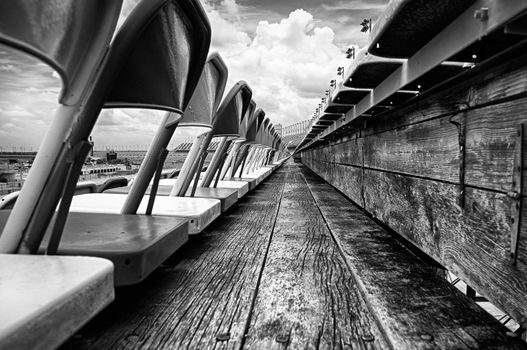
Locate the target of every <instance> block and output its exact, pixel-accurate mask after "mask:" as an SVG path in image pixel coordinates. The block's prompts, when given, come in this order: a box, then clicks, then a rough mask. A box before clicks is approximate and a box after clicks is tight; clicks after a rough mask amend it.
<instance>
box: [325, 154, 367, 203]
mask: <svg viewBox="0 0 527 350" xmlns="http://www.w3.org/2000/svg"><path fill="white" fill-rule="evenodd" d="M333 168H334V170H333V171H334V174H335V176H334V178H333V181H328V182H330V183H331V184H332V185H333V186H334V187H335V188H336V189H338V190H339V191H341V192H342V193H344V194H345V195H346V196H347V197H348V198H349V199H351V200H352V201H354V202H355V203H357V204H359V205H361V206H364V196H363V193H362V177H363V170H362V168H358V167H351V166H345V165H340V164H335V165H334V166H333ZM326 181H327V180H326Z"/></svg>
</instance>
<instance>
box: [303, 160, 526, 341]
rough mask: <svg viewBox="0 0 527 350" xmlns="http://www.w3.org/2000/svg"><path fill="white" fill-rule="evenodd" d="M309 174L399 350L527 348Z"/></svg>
mask: <svg viewBox="0 0 527 350" xmlns="http://www.w3.org/2000/svg"><path fill="white" fill-rule="evenodd" d="M303 174H304V176H305V178H306V180H307V184H308V187H309V189H310V190H311V192H312V194H313V197H314V198H315V200H316V203H317V205H318V207H319V208H320V211H321V213H322V215H323V216H324V219H325V221H326V222H327V224H328V227H329V228H330V230H331V231H332V233H333V235H334V236H335V237H336V239H337V242H338V244H339V246H340V247H341V249H342V250H343V252H344V255H345V257H346V261H347V263H348V266H349V267H350V269H351V270H352V271H353V274H354V276H355V277H356V278H357V280H358V282H359V283H358V284H359V285H360V286H361V290H362V291H363V293H364V294H365V299H366V300H367V302H368V304H369V305H370V307H371V309H372V310H373V312H374V313H375V315H376V317H377V319H378V320H379V322H380V323H381V324H382V326H383V329H384V331H385V333H386V334H387V337H388V339H389V340H390V342H391V343H392V345H393V347H394V348H397V349H428V348H437V349H454V348H455V349H472V348H480V349H481V348H493V349H525V348H527V344H525V343H524V342H522V341H521V340H520V339H519V338H511V337H509V336H507V335H506V333H507V329H506V328H505V327H504V326H502V325H501V324H500V323H499V322H498V321H497V320H496V319H494V318H493V317H492V316H491V315H490V314H488V313H487V312H485V311H484V310H483V309H481V308H480V307H479V306H477V305H476V304H475V303H474V302H473V301H471V300H470V299H469V298H467V297H466V296H465V295H463V294H462V293H460V292H459V291H458V290H457V289H456V288H455V287H453V286H452V285H450V283H448V282H447V281H446V280H445V279H444V278H440V277H439V275H438V274H437V272H436V269H435V268H432V267H430V266H428V265H426V264H425V263H424V262H422V261H421V260H420V259H419V258H418V257H417V256H415V255H414V254H413V253H412V252H410V251H409V250H408V249H407V248H406V247H404V246H403V245H401V244H400V243H399V242H398V241H397V239H396V238H395V237H394V236H392V235H390V234H388V233H387V232H386V231H385V230H384V229H382V228H381V227H380V226H379V225H378V224H377V223H376V222H374V221H373V220H372V219H370V218H368V217H367V216H366V215H365V214H364V213H363V212H362V210H360V209H359V208H358V207H356V206H354V205H352V204H351V203H350V202H349V201H348V200H347V199H346V198H344V197H343V196H342V195H341V194H339V193H337V192H336V191H335V190H334V189H332V188H331V186H330V185H329V184H327V183H325V182H323V181H322V180H321V179H320V178H318V176H316V175H315V174H313V173H312V172H311V171H309V170H307V169H304V170H303ZM335 208H339V209H338V210H335Z"/></svg>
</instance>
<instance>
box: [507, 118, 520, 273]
mask: <svg viewBox="0 0 527 350" xmlns="http://www.w3.org/2000/svg"><path fill="white" fill-rule="evenodd" d="M514 144H515V147H514V164H513V168H512V190H511V191H510V192H508V193H507V196H509V198H510V199H511V216H512V228H511V246H510V257H511V263H512V264H513V265H514V264H516V260H517V255H518V241H519V238H520V237H519V236H520V223H521V204H522V172H523V124H520V125H518V126H517V128H516V135H515V143H514Z"/></svg>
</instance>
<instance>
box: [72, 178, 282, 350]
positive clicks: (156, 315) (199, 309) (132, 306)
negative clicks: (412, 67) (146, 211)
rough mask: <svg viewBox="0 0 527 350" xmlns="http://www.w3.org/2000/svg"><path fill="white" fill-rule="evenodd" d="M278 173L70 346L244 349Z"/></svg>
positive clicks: (270, 224) (121, 299)
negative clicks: (243, 340) (244, 337)
mask: <svg viewBox="0 0 527 350" xmlns="http://www.w3.org/2000/svg"><path fill="white" fill-rule="evenodd" d="M283 176H284V173H283V172H282V171H281V170H279V171H278V172H276V173H275V174H273V175H271V176H270V177H269V178H268V179H267V180H266V181H265V182H263V183H262V184H260V186H259V187H258V188H257V189H255V190H254V191H253V192H252V193H250V194H248V195H247V196H245V197H244V198H243V200H241V201H239V202H238V203H237V204H236V205H235V206H233V208H231V210H229V211H228V212H226V213H224V215H222V217H221V218H219V219H218V220H217V221H216V222H215V223H213V224H212V225H211V226H210V227H209V228H208V229H207V230H205V231H204V233H203V234H202V235H201V236H200V237H198V238H197V239H196V240H193V241H192V242H191V243H190V244H188V245H187V246H185V247H183V248H182V249H181V250H180V251H179V252H178V253H176V255H174V256H173V257H172V258H170V259H169V260H168V261H167V262H166V263H165V264H164V265H163V266H162V267H161V268H160V269H158V270H156V271H155V272H154V273H153V274H152V275H151V277H149V278H148V279H147V280H146V281H145V283H143V284H141V285H139V286H137V287H134V288H127V289H123V290H120V291H119V293H118V296H117V301H116V302H115V303H114V304H113V305H112V306H111V307H110V308H108V309H107V310H106V311H104V312H103V313H102V314H101V315H100V316H98V317H97V318H96V319H95V320H94V321H92V322H91V323H90V324H89V325H88V326H87V327H85V328H84V329H83V330H82V331H81V332H80V333H79V334H78V335H77V336H75V337H74V338H73V339H72V340H71V341H70V342H68V343H67V344H66V346H65V348H72V349H73V348H74V349H78V348H85V349H124V348H145V349H146V348H148V349H166V348H170V349H179V348H197V349H201V348H211V349H212V348H225V349H233V348H239V347H240V345H241V343H242V339H243V335H244V332H245V328H246V324H247V322H248V319H249V314H250V310H251V306H252V303H253V299H254V293H255V289H256V288H257V281H258V276H259V274H260V271H261V269H262V268H263V262H264V256H265V252H266V249H267V247H268V244H269V240H270V236H271V232H272V228H273V226H274V221H275V217H276V213H277V209H278V204H279V202H280V197H281V193H282V187H283Z"/></svg>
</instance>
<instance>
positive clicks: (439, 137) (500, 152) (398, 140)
mask: <svg viewBox="0 0 527 350" xmlns="http://www.w3.org/2000/svg"><path fill="white" fill-rule="evenodd" d="M526 110H527V98H521V99H516V100H512V101H508V102H504V103H501V104H498V105H490V106H486V107H483V108H479V109H475V110H470V111H467V112H464V113H460V114H459V115H458V116H456V118H457V120H460V119H463V120H464V122H465V123H466V131H465V151H464V152H465V155H466V164H465V180H464V182H465V184H466V185H469V186H474V187H480V188H488V189H493V190H496V191H503V192H507V191H510V190H511V188H512V178H513V177H512V165H513V160H514V151H515V149H516V147H515V142H516V136H515V135H516V129H517V128H516V126H517V125H518V124H520V123H524V122H526V121H527V115H526V114H525V111H526ZM423 113H424V114H426V113H427V111H423ZM450 119H451V116H445V117H442V118H439V119H432V120H429V121H425V122H422V123H418V124H413V125H410V126H404V127H400V128H397V129H393V130H389V131H385V132H381V133H378V134H371V135H369V136H366V137H365V138H364V139H357V140H353V141H347V142H344V143H339V144H338V145H337V146H333V150H334V152H335V153H336V154H335V161H336V162H337V163H342V164H348V165H356V166H362V162H363V157H364V165H365V166H366V167H369V168H373V169H379V170H386V171H390V172H398V173H404V174H409V175H415V176H420V177H426V178H432V179H437V180H440V181H447V182H451V183H459V182H460V178H459V172H460V165H459V161H460V157H461V155H460V154H461V150H460V147H459V134H458V129H457V127H456V126H455V125H454V124H452V123H451V122H450ZM362 142H363V143H364V149H362V147H361V144H362ZM524 158H525V160H527V152H526V154H525V155H524ZM524 183H525V186H527V181H524ZM526 192H527V191H526Z"/></svg>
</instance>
